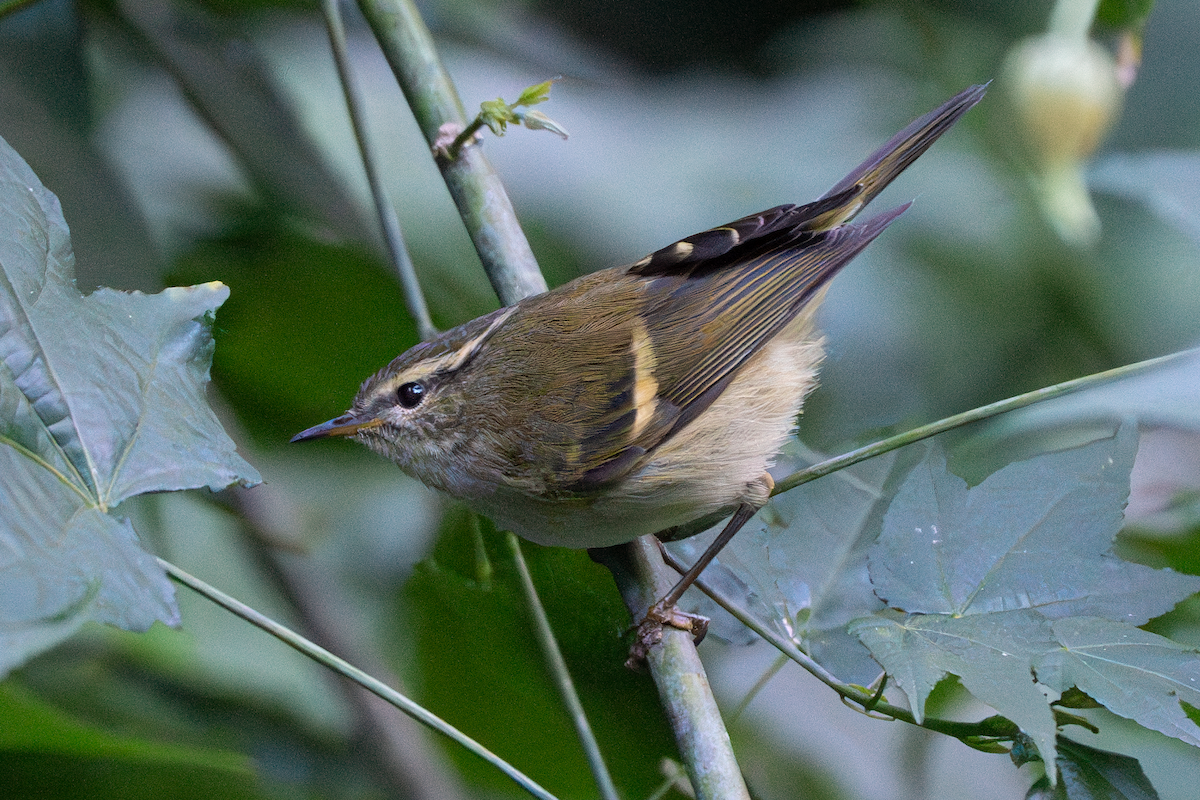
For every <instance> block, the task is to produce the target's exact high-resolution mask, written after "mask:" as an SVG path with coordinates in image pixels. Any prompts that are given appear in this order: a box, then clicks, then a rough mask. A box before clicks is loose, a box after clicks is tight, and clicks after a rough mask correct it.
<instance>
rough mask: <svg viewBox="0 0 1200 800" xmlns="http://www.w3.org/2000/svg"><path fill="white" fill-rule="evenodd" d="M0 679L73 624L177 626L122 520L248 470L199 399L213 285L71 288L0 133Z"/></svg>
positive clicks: (61, 255) (38, 189)
mask: <svg viewBox="0 0 1200 800" xmlns="http://www.w3.org/2000/svg"><path fill="white" fill-rule="evenodd" d="M0 230H3V231H5V236H4V237H3V238H2V239H0V473H2V474H3V476H4V480H3V482H2V483H0V654H2V656H0V674H2V673H3V672H4V671H5V670H7V669H10V668H11V667H12V666H14V665H16V664H19V663H21V662H22V661H24V660H25V659H26V658H28V657H29V656H30V655H32V654H34V653H36V652H39V651H40V650H42V649H45V648H46V647H48V646H50V645H51V644H53V643H54V642H56V641H59V640H61V639H62V638H64V637H65V636H67V635H69V634H70V633H71V632H72V631H73V630H75V629H76V628H77V627H78V626H79V625H81V624H83V623H84V622H86V621H88V620H96V621H101V622H108V623H111V624H114V625H119V626H122V627H126V628H130V629H134V630H142V629H145V628H146V627H148V626H149V625H150V624H151V623H153V622H154V621H156V620H161V621H163V622H166V623H169V624H174V623H176V622H177V619H178V611H177V609H176V607H175V600H174V592H173V590H172V588H171V585H170V584H169V583H168V581H167V578H166V576H165V574H164V573H163V571H162V570H161V568H160V567H159V566H158V565H157V563H156V562H155V560H154V559H153V557H152V556H150V555H149V554H148V553H146V552H145V551H144V550H142V549H141V547H140V546H139V545H138V542H137V536H136V534H135V533H134V531H133V529H132V527H131V526H130V525H129V523H128V522H127V521H125V520H120V519H117V518H115V517H112V516H109V513H108V512H110V511H111V510H112V509H113V508H114V507H115V506H116V505H118V504H119V503H120V502H121V501H122V500H124V499H126V498H128V497H130V496H132V495H135V494H140V493H142V492H148V491H163V490H173V489H186V488H194V487H199V486H208V487H210V488H213V489H219V488H223V487H225V486H228V485H229V484H231V483H234V482H240V483H244V484H249V483H253V482H257V481H258V480H259V477H258V473H257V472H256V471H255V470H254V468H253V467H251V466H250V465H249V464H247V463H246V462H245V461H244V460H243V459H242V458H241V457H240V456H238V455H237V452H236V449H235V447H234V444H233V442H232V441H231V440H230V439H229V437H228V436H227V435H226V434H225V432H224V430H223V429H222V427H221V425H220V423H219V422H218V421H217V419H216V416H215V415H214V414H213V412H212V410H211V409H210V408H209V406H208V404H207V402H206V400H205V396H204V391H205V385H206V383H207V381H208V369H209V362H210V359H211V356H212V347H213V344H212V337H211V335H210V332H209V326H210V320H211V315H212V313H213V312H214V311H215V310H216V308H217V306H219V305H220V304H221V302H222V301H223V300H224V299H225V297H226V296H227V295H228V289H226V288H225V287H224V286H222V285H220V284H215V283H214V284H206V285H203V286H196V287H192V288H189V289H167V290H166V291H164V292H161V293H159V294H157V295H144V294H142V293H140V292H133V293H123V292H117V291H112V290H107V289H103V290H99V291H97V292H95V293H93V294H92V295H90V296H88V297H84V296H83V295H81V294H80V293H79V291H78V290H77V289H76V288H75V283H74V256H73V255H72V253H71V248H70V241H69V236H68V231H67V226H66V222H65V221H64V219H63V217H62V212H61V209H60V208H59V204H58V200H57V198H55V197H54V195H53V194H51V193H50V192H49V191H47V190H46V189H45V187H43V186H42V185H41V183H40V182H39V181H38V179H37V177H36V176H35V175H34V174H33V172H32V171H31V170H30V169H29V167H28V165H26V164H25V162H24V161H23V160H21V158H20V156H18V155H17V154H16V152H14V151H13V150H12V149H11V148H10V147H9V146H8V145H7V143H5V142H3V140H0Z"/></svg>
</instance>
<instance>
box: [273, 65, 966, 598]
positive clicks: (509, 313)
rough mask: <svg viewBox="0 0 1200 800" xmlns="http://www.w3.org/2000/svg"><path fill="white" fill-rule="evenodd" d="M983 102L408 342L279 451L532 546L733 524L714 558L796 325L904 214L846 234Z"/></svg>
mask: <svg viewBox="0 0 1200 800" xmlns="http://www.w3.org/2000/svg"><path fill="white" fill-rule="evenodd" d="M986 89H987V86H986V85H983V86H973V87H971V88H969V89H967V90H966V91H964V92H962V93H960V94H958V95H957V96H955V97H954V98H952V99H950V100H949V101H947V102H946V103H945V104H943V105H942V106H940V107H939V108H937V109H936V110H934V111H932V112H930V113H929V114H926V115H925V116H923V117H921V118H920V119H917V120H915V121H914V122H912V123H911V124H910V125H909V126H908V127H906V128H905V129H904V130H902V131H900V132H899V133H898V134H896V135H895V136H894V137H893V138H892V139H891V140H890V141H889V142H888V143H887V144H885V145H884V146H883V147H881V148H880V149H879V150H877V151H876V152H875V153H874V154H872V155H871V157H870V158H868V159H867V160H866V161H864V162H863V163H862V164H861V165H859V166H858V167H857V168H856V169H855V170H854V171H853V172H851V173H850V174H849V175H847V176H846V177H845V178H843V179H842V180H841V181H839V182H838V183H837V185H835V186H834V187H833V188H832V189H830V190H829V191H828V192H826V193H825V194H824V195H823V196H822V197H821V198H820V199H818V200H816V201H814V202H812V203H808V204H807V205H801V206H796V205H782V206H777V207H775V208H772V209H769V210H767V211H763V212H761V213H759V214H754V215H752V216H748V217H744V218H742V219H739V220H736V221H734V222H731V223H729V224H727V225H722V226H720V227H718V228H713V229H711V230H707V231H704V232H702V233H698V234H695V235H693V236H689V237H687V238H686V239H682V240H680V241H678V242H676V243H674V244H672V245H670V246H668V247H664V248H663V249H661V250H658V251H656V252H654V253H651V254H650V255H648V256H646V257H645V258H643V259H641V260H640V261H637V262H635V263H633V264H630V265H628V266H624V267H616V268H612V269H606V270H601V271H599V272H595V273H592V274H590V275H585V276H583V277H581V278H578V279H576V280H574V281H571V282H570V283H567V284H565V285H563V286H560V287H558V288H557V289H554V290H552V291H549V292H546V293H544V294H540V295H537V296H534V297H529V298H527V299H525V300H522V301H521V302H519V303H517V304H516V305H512V306H509V307H507V308H501V309H499V310H497V311H493V312H492V313H490V314H487V315H485V316H482V317H480V318H478V319H475V320H472V321H471V322H468V323H466V324H464V325H460V326H459V327H457V328H454V329H453V330H450V331H447V332H445V333H443V334H441V335H439V336H437V337H436V338H434V339H432V340H430V341H427V342H423V343H421V344H418V345H417V346H416V347H413V348H412V349H411V350H409V351H408V352H406V353H404V354H402V355H400V356H398V357H397V358H396V359H395V360H393V361H392V362H391V363H390V364H388V365H387V366H386V367H384V368H383V369H381V370H380V371H379V372H377V373H376V374H375V375H373V376H371V377H370V378H368V379H367V380H366V381H365V382H364V383H363V384H362V387H361V388H360V389H359V391H358V395H357V396H356V397H355V398H354V403H353V405H352V406H351V408H350V410H349V411H347V412H346V413H345V414H342V415H341V416H339V417H337V418H335V419H331V420H329V421H328V422H325V423H322V424H321V425H317V426H314V427H312V428H309V429H307V430H305V431H303V432H301V433H299V434H297V435H296V436H295V437H294V438H293V439H292V441H294V442H295V441H303V440H310V439H318V438H322V437H328V436H347V437H352V438H354V439H357V440H358V441H360V442H362V443H363V444H365V445H367V446H368V447H370V448H371V449H372V450H375V451H376V452H378V453H380V454H382V455H384V456H386V457H387V458H390V459H391V460H392V461H394V462H396V464H397V465H399V466H400V468H401V469H403V470H404V471H405V472H407V473H408V474H410V475H412V476H414V477H416V478H418V479H419V480H421V481H422V482H424V483H425V484H427V485H429V486H431V487H434V488H436V489H440V490H442V491H444V492H446V493H447V494H450V495H452V496H454V497H457V498H459V499H461V500H463V501H464V502H465V503H466V504H467V505H468V506H470V507H471V508H473V509H475V510H476V511H478V512H480V513H482V514H484V515H486V516H488V517H491V518H492V519H493V520H494V521H495V522H496V524H497V525H498V526H499V527H501V528H503V529H507V530H511V531H513V532H515V533H517V534H518V535H520V536H522V537H524V538H526V539H529V540H531V541H534V542H538V543H540V544H545V545H558V546H563V547H575V548H584V547H586V548H595V547H606V546H610V545H616V544H621V543H624V542H629V541H631V540H633V539H634V538H636V537H638V536H642V535H645V534H653V533H659V534H662V535H663V536H664V537H665V538H671V536H672V533H676V534H677V533H679V532H680V526H684V525H686V524H688V523H695V522H696V521H697V520H701V519H703V520H705V521H706V522H707V523H708V524H709V525H711V524H714V523H715V522H717V521H718V520H719V519H721V518H722V517H724V516H727V515H729V514H731V513H732V514H733V517H732V519H731V520H730V522H729V523H728V524H727V526H726V528H725V529H724V531H723V533H722V536H721V537H720V538H719V539H718V542H715V543H714V547H715V549H712V548H710V550H712V555H715V553H716V550H719V545H723V544H724V542H726V541H728V539H729V538H731V537H732V536H733V534H734V533H736V531H737V529H738V528H740V527H741V526H742V525H743V524H745V522H746V521H747V520H748V519H750V517H751V516H753V514H754V513H755V512H756V511H757V510H758V509H759V508H760V507H762V505H763V504H764V503H766V501H767V499H768V497H769V496H770V492H771V489H772V487H773V485H774V484H773V482H772V480H771V477H770V475H769V474H768V473H767V469H768V468H769V467H770V466H771V465H772V463H773V461H774V458H775V456H776V455H777V454H778V452H779V450H780V448H781V446H782V445H783V443H784V441H785V440H786V439H787V437H788V436H789V435H790V434H791V433H792V431H793V429H794V428H795V425H796V417H797V414H798V413H799V412H800V407H801V405H802V404H803V402H804V398H805V396H806V395H807V394H808V392H809V391H810V390H812V388H813V387H814V386H815V385H816V374H817V367H818V365H819V363H820V361H821V358H822V355H823V338H822V337H821V335H820V334H819V333H817V332H816V329H815V322H814V315H815V312H816V309H817V307H818V306H819V305H820V303H821V301H822V299H823V298H824V296H825V292H826V289H827V288H828V285H829V281H830V279H831V278H832V277H833V276H834V275H835V274H836V273H837V272H838V270H840V269H841V268H842V267H843V266H845V265H846V264H847V263H849V262H850V260H851V259H852V258H854V256H855V255H857V254H858V253H859V252H860V251H861V250H862V249H863V248H864V247H866V246H867V245H868V244H869V243H870V242H871V240H873V239H874V238H875V237H876V236H878V235H879V234H880V233H882V232H883V230H884V229H885V228H886V227H887V226H888V225H890V224H891V223H892V222H893V221H894V220H895V219H896V218H897V217H898V216H900V214H901V213H903V212H904V211H905V210H906V209H907V208H908V204H905V205H902V206H900V207H899V208H896V209H893V210H891V211H888V212H885V213H883V214H881V215H879V216H877V217H875V218H874V219H871V220H870V221H868V222H865V223H861V224H854V223H850V220H851V219H852V218H853V217H854V216H855V215H856V214H857V213H858V212H859V211H860V210H861V209H862V208H863V207H864V206H866V205H867V203H869V202H870V201H871V200H872V199H873V198H874V197H875V195H877V194H878V193H879V192H880V191H882V190H883V188H884V187H885V186H887V184H888V183H889V182H891V180H892V179H893V178H895V177H896V176H897V175H898V174H900V172H901V171H903V170H904V169H905V168H906V167H907V166H908V165H909V164H911V163H912V162H913V161H914V160H916V158H917V157H918V156H920V155H921V154H922V153H923V152H925V150H926V149H928V148H929V146H930V145H932V144H933V142H934V141H935V140H937V138H938V137H939V136H941V135H942V134H943V133H945V132H946V131H947V130H948V129H949V128H950V127H951V126H952V125H953V124H954V123H955V122H956V121H957V120H958V119H959V118H960V117H961V116H962V115H963V114H964V113H966V112H967V110H969V109H970V108H971V107H972V106H974V105H975V104H976V103H977V102H979V100H980V99H981V98H982V97H983V94H984V92H985V91H986ZM703 529H704V528H703V527H699V526H697V525H695V524H692V525H688V526H687V528H686V529H684V531H683V532H684V533H692V532H698V531H699V530H703ZM706 555H708V554H706ZM708 560H711V556H708ZM706 563H708V562H707V560H704V561H703V563H701V564H698V566H697V567H694V568H693V572H695V573H696V574H698V573H699V571H700V569H702V568H703V565H704V564H706ZM677 589H678V593H676V592H674V591H673V592H672V593H671V595H669V596H668V598H667V599H670V603H668V605H673V604H674V602H675V600H677V599H678V595H679V594H682V588H679V587H677ZM672 595H673V596H674V599H671V596H672Z"/></svg>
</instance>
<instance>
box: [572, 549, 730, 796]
mask: <svg viewBox="0 0 1200 800" xmlns="http://www.w3.org/2000/svg"><path fill="white" fill-rule="evenodd" d="M592 553H593V555H594V557H596V558H597V559H598V560H600V561H601V563H603V564H604V565H605V566H607V567H608V568H609V569H610V570H612V572H613V576H614V577H615V578H616V580H617V586H619V587H620V588H621V594H622V596H623V597H624V600H625V605H626V607H628V608H629V612H630V614H632V615H633V618H634V619H642V618H643V617H645V615H646V611H647V610H648V609H649V608H650V606H651V605H653V604H654V603H655V602H656V601H657V600H658V599H659V598H660V597H663V596H664V595H665V594H666V593H667V592H668V591H670V589H671V586H672V585H673V584H674V582H675V580H674V573H672V572H671V570H670V569H668V568H667V566H666V565H665V564H664V563H663V560H662V556H661V555H660V554H659V550H658V543H657V542H656V540H655V539H654V537H653V536H643V537H641V538H640V539H637V540H635V541H633V542H631V543H629V544H627V545H621V546H619V547H610V548H606V549H603V550H593V551H592ZM646 665H647V666H648V667H649V668H650V674H651V675H652V676H653V677H654V683H655V685H656V686H657V687H658V695H659V699H660V700H661V701H662V704H663V709H664V710H665V711H666V712H667V718H668V720H669V721H670V723H671V728H672V729H673V730H674V731H675V743H676V745H677V746H678V748H679V754H680V756H681V758H682V759H683V762H684V766H685V767H686V769H687V773H688V777H689V778H690V779H691V781H692V789H693V790H694V791H695V793H696V797H697V798H698V800H749V798H750V793H749V791H748V790H747V788H746V782H745V781H744V780H743V779H742V773H741V769H740V768H739V767H738V764H737V760H736V759H735V758H734V755H733V745H732V744H731V743H730V741H729V733H728V731H726V729H725V722H724V720H722V719H721V712H720V710H719V709H718V708H717V701H716V699H715V698H714V697H713V694H712V688H711V687H710V686H709V684H708V676H707V675H706V674H705V672H704V665H703V664H702V663H701V662H700V654H699V653H697V652H696V645H695V643H694V642H693V641H692V636H691V634H690V633H688V632H687V631H682V630H679V629H677V628H671V627H664V628H663V635H662V642H660V643H659V644H656V645H654V646H652V647H651V648H650V649H649V652H648V653H647V656H646Z"/></svg>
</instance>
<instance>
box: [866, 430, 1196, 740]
mask: <svg viewBox="0 0 1200 800" xmlns="http://www.w3.org/2000/svg"><path fill="white" fill-rule="evenodd" d="M1136 450H1137V437H1136V429H1135V428H1134V426H1132V425H1125V426H1122V428H1121V429H1120V430H1119V431H1118V433H1117V434H1116V436H1114V437H1113V438H1111V439H1103V440H1100V441H1097V442H1093V443H1091V444H1088V445H1084V446H1083V447H1078V448H1075V449H1072V450H1065V451H1062V452H1058V453H1049V454H1046V455H1042V456H1038V457H1037V458H1032V459H1029V460H1027V461H1022V462H1017V463H1014V464H1010V465H1009V466H1007V467H1005V468H1004V469H1002V470H1000V471H999V472H996V473H995V474H993V475H992V476H990V477H989V478H987V479H986V480H984V481H983V482H982V483H980V484H979V485H978V486H975V487H972V488H968V487H967V485H966V483H965V482H964V481H962V480H961V479H960V478H958V477H956V476H954V475H951V474H950V473H948V472H947V471H946V467H945V458H944V457H943V456H942V454H941V452H940V451H939V450H937V449H936V448H931V449H930V451H929V454H928V456H927V458H926V459H925V461H924V462H922V463H921V464H919V465H918V466H917V467H915V468H914V469H913V470H912V471H910V472H909V474H908V476H907V478H906V479H905V482H904V485H903V486H902V487H901V488H900V491H899V492H898V493H897V494H896V497H895V499H894V500H893V501H892V504H891V506H889V508H888V511H887V513H886V514H885V515H884V525H883V532H882V533H881V534H880V537H879V541H878V542H877V543H876V545H875V547H874V548H873V550H872V552H871V556H870V564H871V578H872V580H873V581H874V583H875V587H876V593H877V594H878V595H879V596H880V597H881V598H883V599H884V601H885V602H886V603H887V604H888V606H889V607H890V608H891V609H892V611H890V612H887V613H881V614H875V615H871V616H868V617H863V618H861V619H859V620H856V621H854V622H853V623H852V624H851V626H850V630H851V631H852V632H853V633H854V634H855V635H857V636H858V637H859V638H860V639H861V640H862V641H863V643H864V644H866V645H867V647H868V648H869V649H870V650H871V653H872V655H874V656H875V658H876V659H877V660H878V661H879V663H880V664H882V665H883V667H884V669H885V670H886V671H887V672H888V674H889V675H891V676H892V678H893V679H894V680H895V681H896V683H897V684H899V685H900V687H901V688H902V689H903V690H904V692H905V693H906V694H907V695H908V698H909V702H910V704H911V706H912V708H913V711H914V714H915V715H916V716H917V718H918V719H920V718H921V717H922V715H923V713H924V703H925V699H926V697H927V696H928V694H929V692H930V690H932V688H933V686H934V685H935V684H936V683H937V682H938V681H939V680H941V679H942V678H944V677H945V676H947V675H956V676H958V678H959V679H960V680H961V681H962V683H963V685H964V686H965V687H966V688H967V689H968V690H970V691H971V692H972V693H973V694H975V695H976V696H977V697H978V698H979V699H981V700H983V701H984V702H986V703H988V704H989V705H991V706H992V707H993V708H995V709H996V710H997V711H998V712H1000V713H1001V714H1003V715H1005V716H1008V717H1009V718H1010V719H1012V720H1013V721H1014V722H1017V723H1018V724H1019V725H1020V726H1021V727H1022V730H1024V732H1025V733H1026V734H1027V735H1029V736H1030V737H1031V738H1032V739H1033V740H1034V742H1035V743H1036V744H1037V746H1038V749H1039V750H1040V751H1041V754H1042V756H1043V757H1044V758H1045V759H1047V761H1052V760H1053V759H1054V757H1055V746H1056V744H1055V738H1056V730H1055V729H1056V726H1055V723H1054V721H1053V717H1052V715H1051V713H1050V709H1049V707H1048V702H1049V701H1051V700H1054V699H1056V698H1057V697H1058V696H1059V695H1060V694H1061V692H1063V691H1065V690H1067V689H1069V688H1071V686H1078V688H1080V689H1082V690H1083V691H1085V692H1088V693H1089V694H1091V695H1092V696H1093V697H1094V698H1095V699H1096V700H1098V701H1100V702H1101V703H1105V704H1106V705H1107V702H1106V699H1107V701H1108V702H1112V703H1113V707H1112V710H1113V711H1115V712H1116V713H1118V714H1123V715H1124V716H1129V717H1130V718H1132V719H1134V720H1136V721H1137V722H1139V723H1141V724H1142V725H1145V726H1147V727H1152V728H1154V729H1156V730H1162V731H1164V732H1167V733H1170V734H1171V735H1175V736H1179V737H1180V738H1184V739H1185V740H1188V741H1191V738H1190V737H1192V736H1193V735H1194V734H1193V733H1192V731H1191V730H1190V729H1189V727H1188V726H1191V729H1194V728H1195V726H1194V725H1192V723H1191V722H1190V720H1188V719H1187V718H1186V715H1185V714H1184V713H1183V710H1182V708H1181V707H1180V706H1179V703H1178V699H1176V700H1175V702H1174V711H1173V712H1172V713H1171V714H1168V713H1167V711H1166V708H1167V706H1169V705H1171V703H1170V702H1169V701H1167V700H1165V699H1164V698H1165V697H1166V696H1167V695H1168V694H1169V693H1170V692H1171V691H1172V690H1175V691H1178V689H1179V688H1180V687H1182V686H1186V685H1188V684H1189V683H1190V682H1194V681H1195V680H1196V679H1197V678H1200V676H1197V675H1195V674H1194V672H1195V670H1194V668H1193V669H1191V670H1190V671H1189V668H1188V666H1187V663H1186V657H1185V656H1184V655H1183V652H1182V651H1183V650H1184V648H1180V647H1179V646H1178V645H1175V644H1174V643H1171V642H1170V641H1169V640H1166V639H1163V638H1162V637H1158V636H1154V635H1153V634H1149V633H1145V632H1144V631H1139V630H1138V629H1137V628H1135V627H1133V626H1135V625H1140V624H1142V623H1144V622H1146V621H1147V620H1149V619H1151V618H1152V617H1155V616H1158V615H1159V614H1162V613H1164V612H1166V611H1168V610H1170V609H1171V608H1172V607H1174V605H1175V604H1176V603H1178V602H1179V601H1180V600H1182V599H1184V598H1185V597H1187V596H1189V595H1191V594H1193V593H1194V592H1196V591H1198V590H1200V578H1198V577H1195V576H1191V575H1181V574H1179V573H1176V572H1172V571H1171V570H1155V569H1151V568H1149V567H1145V566H1142V565H1139V564H1132V563H1129V562H1125V561H1122V560H1120V559H1119V558H1117V557H1116V556H1114V555H1113V554H1112V552H1111V546H1112V541H1113V537H1114V536H1115V535H1116V533H1117V531H1118V529H1119V528H1120V525H1121V520H1122V509H1123V508H1124V506H1125V503H1126V500H1127V499H1128V494H1129V473H1130V469H1131V468H1132V466H1133V459H1134V455H1135V453H1136ZM1089 620H1090V621H1091V622H1089ZM1122 630H1123V631H1124V632H1125V633H1126V636H1125V637H1124V638H1122V637H1121V636H1120V635H1119V634H1118V631H1122ZM1135 640H1136V641H1137V642H1139V643H1140V644H1142V645H1144V646H1142V647H1141V648H1140V649H1139V648H1133V647H1129V646H1126V647H1124V648H1123V649H1122V650H1121V653H1122V654H1123V655H1124V657H1125V658H1127V659H1128V663H1126V664H1123V665H1122V669H1110V670H1108V671H1107V672H1105V673H1103V674H1101V673H1095V672H1093V673H1092V674H1091V675H1084V673H1085V672H1086V671H1087V669H1088V668H1090V666H1091V665H1086V664H1085V662H1084V661H1083V659H1084V658H1085V657H1086V656H1087V655H1089V653H1087V652H1085V650H1087V648H1088V647H1102V646H1115V645H1116V643H1117V642H1118V641H1128V642H1130V643H1132V642H1133V641H1135ZM1153 645H1157V646H1153ZM1096 652H1098V650H1092V651H1091V654H1094V653H1096ZM1114 652H1115V651H1114ZM1156 672H1157V673H1158V679H1157V681H1154V680H1151V678H1150V675H1151V674H1152V673H1156ZM1043 673H1044V674H1045V677H1044V678H1043ZM1109 680H1111V681H1114V683H1113V684H1112V685H1111V686H1110V687H1108V688H1107V689H1102V687H1101V686H1100V684H1101V683H1103V682H1105V681H1109ZM1093 689H1094V690H1096V691H1097V694H1100V695H1103V698H1102V697H1098V696H1097V694H1092V691H1093ZM1039 696H1040V697H1041V698H1042V700H1041V702H1042V704H1043V705H1042V706H1041V708H1040V709H1037V708H1035V707H1034V705H1035V703H1036V701H1037V698H1038V697H1039ZM1192 698H1193V695H1188V697H1184V698H1182V699H1185V700H1187V701H1188V702H1192V701H1193V700H1192ZM1194 699H1198V700H1200V697H1196V698H1194ZM1118 709H1121V710H1118ZM1168 718H1169V721H1165V720H1168ZM1197 732H1200V731H1197Z"/></svg>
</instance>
